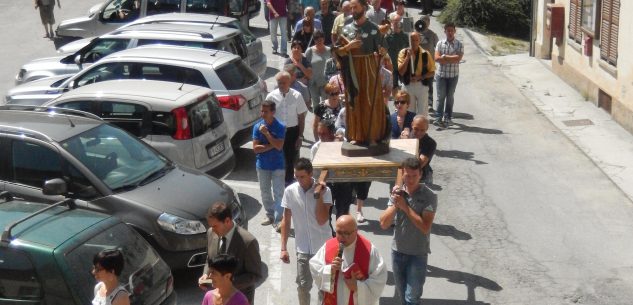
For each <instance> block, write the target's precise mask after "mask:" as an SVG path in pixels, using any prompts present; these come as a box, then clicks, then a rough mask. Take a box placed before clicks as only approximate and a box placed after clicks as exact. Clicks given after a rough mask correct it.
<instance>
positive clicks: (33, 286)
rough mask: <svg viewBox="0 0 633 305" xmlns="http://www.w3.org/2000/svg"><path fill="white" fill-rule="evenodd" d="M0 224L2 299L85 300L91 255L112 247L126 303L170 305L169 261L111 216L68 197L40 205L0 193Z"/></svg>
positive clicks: (172, 304) (90, 285) (67, 303)
mask: <svg viewBox="0 0 633 305" xmlns="http://www.w3.org/2000/svg"><path fill="white" fill-rule="evenodd" d="M0 228H2V229H3V230H4V231H3V232H2V240H1V241H0V303H2V304H51V305H54V304H58V305H71V304H77V305H79V304H90V301H91V300H92V298H93V297H94V296H93V295H92V294H93V287H94V286H95V284H96V281H95V279H94V277H93V276H92V274H91V270H92V257H93V256H94V255H95V254H96V253H98V252H99V251H101V250H102V249H113V248H116V249H120V250H121V251H122V252H123V253H124V258H125V264H124V267H123V270H122V272H121V275H120V276H119V282H120V283H121V284H122V285H123V287H124V288H125V289H126V290H127V291H129V292H130V293H131V295H130V303H131V304H138V305H141V304H161V305H175V304H176V292H175V291H174V289H173V282H174V280H173V277H172V274H171V271H170V270H169V266H167V264H166V263H165V262H164V261H163V260H162V259H161V258H160V256H159V255H158V254H157V253H156V251H155V250H154V249H152V247H151V246H150V245H149V244H148V243H147V242H146V241H145V240H143V238H142V237H141V236H140V235H139V234H138V233H136V232H135V231H134V230H133V229H132V228H130V227H129V226H128V225H126V224H124V223H122V222H121V221H120V220H119V219H118V218H116V217H112V216H108V215H105V214H102V213H96V212H92V211H86V210H80V209H76V205H75V203H74V202H73V201H72V199H67V200H64V201H60V202H57V203H55V204H53V205H46V204H42V203H34V202H28V201H22V200H17V199H15V198H13V196H12V195H11V194H10V193H9V192H2V193H0Z"/></svg>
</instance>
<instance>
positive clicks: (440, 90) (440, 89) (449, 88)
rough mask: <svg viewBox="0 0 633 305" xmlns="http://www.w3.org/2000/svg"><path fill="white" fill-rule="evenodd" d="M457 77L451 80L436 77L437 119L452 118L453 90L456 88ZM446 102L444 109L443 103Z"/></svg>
mask: <svg viewBox="0 0 633 305" xmlns="http://www.w3.org/2000/svg"><path fill="white" fill-rule="evenodd" d="M458 80H459V76H455V77H452V78H445V77H439V76H438V77H436V78H435V82H436V83H437V88H436V89H437V110H436V111H435V113H437V118H438V119H441V118H442V117H443V118H444V119H452V118H453V103H454V102H455V96H454V95H455V88H456V87H457V81H458ZM445 100H446V108H444V101H445Z"/></svg>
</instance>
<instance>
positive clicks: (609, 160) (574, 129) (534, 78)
mask: <svg viewBox="0 0 633 305" xmlns="http://www.w3.org/2000/svg"><path fill="white" fill-rule="evenodd" d="M463 31H464V32H466V35H467V36H468V37H469V38H471V39H472V40H473V42H474V43H475V44H476V45H477V46H478V47H479V48H480V50H481V51H482V52H483V53H484V54H486V55H488V52H487V51H486V50H485V49H486V46H487V45H489V43H488V42H487V41H486V37H485V36H483V35H480V34H478V33H475V32H472V31H469V30H467V29H463ZM488 58H489V59H490V61H491V63H492V64H494V65H496V66H498V67H499V68H500V69H502V71H503V72H504V74H505V75H506V76H507V77H508V79H510V81H511V82H512V83H514V84H515V85H516V86H517V88H519V89H520V90H521V92H522V93H523V95H524V96H525V97H526V98H527V99H528V100H530V101H531V102H532V103H533V104H534V106H535V107H536V108H537V109H538V110H539V112H540V113H542V114H543V115H544V116H545V117H547V118H548V119H549V120H550V122H552V124H554V126H556V127H557V128H558V129H560V131H561V132H562V133H563V134H565V135H566V136H567V138H568V139H569V140H571V142H573V143H574V144H575V145H576V146H577V147H578V148H579V149H580V150H581V151H583V152H584V153H585V155H587V157H589V159H591V160H592V161H593V162H594V163H595V164H596V165H597V166H598V167H599V168H600V169H601V170H602V171H603V172H604V173H605V174H606V175H607V176H608V177H609V179H610V180H611V181H613V183H615V184H616V185H617V186H618V188H619V189H620V190H621V191H622V192H623V193H624V194H625V195H626V196H627V197H628V198H629V199H630V200H631V201H633V135H632V134H631V133H629V132H628V131H626V130H625V129H624V128H622V127H621V126H620V125H619V124H618V123H617V122H615V121H614V120H613V118H612V117H611V116H610V115H609V114H608V113H606V112H605V111H604V110H602V109H600V108H598V107H596V106H595V105H594V104H593V103H592V102H588V101H585V100H584V98H583V97H582V96H581V95H580V93H578V91H576V90H575V89H574V88H572V87H571V86H569V85H568V84H567V83H565V82H564V81H563V80H562V79H560V78H559V77H558V76H557V75H556V74H554V73H553V72H552V71H551V69H550V68H549V67H550V64H549V62H548V61H544V60H539V59H536V58H534V57H529V56H528V55H527V53H524V54H517V55H508V56H498V57H496V56H488ZM556 157H557V158H558V157H561V156H556ZM562 157H564V156H562Z"/></svg>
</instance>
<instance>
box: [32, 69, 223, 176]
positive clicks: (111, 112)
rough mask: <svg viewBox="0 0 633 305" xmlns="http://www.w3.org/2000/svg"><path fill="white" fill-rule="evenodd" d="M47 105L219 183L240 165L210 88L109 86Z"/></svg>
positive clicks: (150, 84)
mask: <svg viewBox="0 0 633 305" xmlns="http://www.w3.org/2000/svg"><path fill="white" fill-rule="evenodd" d="M139 88H142V90H139ZM44 106H47V107H50V106H53V107H60V108H69V109H75V110H82V111H85V112H90V113H93V114H95V115H97V116H99V117H101V118H102V119H103V120H105V121H106V122H109V123H110V124H113V125H116V126H118V127H120V128H121V129H123V130H125V131H127V132H129V133H131V134H132V135H134V136H137V137H139V138H140V139H141V140H143V141H145V142H146V143H148V144H149V145H151V146H153V147H154V148H156V150H158V151H159V152H161V153H162V154H163V155H165V156H167V157H168V158H169V159H171V160H172V161H174V162H176V163H178V164H181V165H185V166H187V167H190V168H194V169H197V170H199V171H201V172H204V173H207V174H209V175H212V176H214V177H216V178H223V177H225V176H226V175H228V174H229V173H230V172H231V170H232V169H233V167H234V166H235V155H234V154H233V150H232V149H231V143H230V141H229V137H228V136H227V128H226V123H224V117H223V116H222V111H221V110H220V106H219V105H218V100H217V98H216V97H215V94H214V93H213V91H211V90H210V89H209V88H204V87H199V86H194V85H183V84H179V83H172V82H164V81H153V80H116V81H106V82H99V83H96V84H93V85H89V86H84V87H81V88H78V89H76V90H72V91H69V92H67V93H65V94H63V95H62V96H60V97H58V98H56V99H54V100H52V101H50V102H48V103H46V104H44Z"/></svg>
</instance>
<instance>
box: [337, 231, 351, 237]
mask: <svg viewBox="0 0 633 305" xmlns="http://www.w3.org/2000/svg"><path fill="white" fill-rule="evenodd" d="M354 233H356V231H351V232H346V231H336V235H341V236H348V237H349V236H352V234H354Z"/></svg>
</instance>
